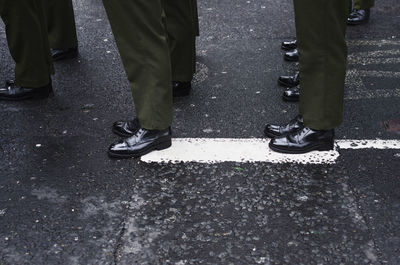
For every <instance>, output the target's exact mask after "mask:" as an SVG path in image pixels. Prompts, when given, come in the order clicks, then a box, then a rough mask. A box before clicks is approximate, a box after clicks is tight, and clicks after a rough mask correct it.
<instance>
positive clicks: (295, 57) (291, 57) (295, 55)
mask: <svg viewBox="0 0 400 265" xmlns="http://www.w3.org/2000/svg"><path fill="white" fill-rule="evenodd" d="M283 59H285V61H289V62H298V61H299V52H298V50H297V49H294V50H293V51H291V52H287V53H285V55H284V56H283Z"/></svg>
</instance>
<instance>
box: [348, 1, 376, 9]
mask: <svg viewBox="0 0 400 265" xmlns="http://www.w3.org/2000/svg"><path fill="white" fill-rule="evenodd" d="M374 5H375V0H353V8H354V9H368V8H373V7H374Z"/></svg>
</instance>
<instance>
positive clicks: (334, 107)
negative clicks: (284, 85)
mask: <svg viewBox="0 0 400 265" xmlns="http://www.w3.org/2000/svg"><path fill="white" fill-rule="evenodd" d="M294 6H295V17H296V35H297V40H298V49H299V55H300V58H299V59H300V60H299V67H300V83H301V93H300V104H299V108H300V114H302V115H303V119H304V124H305V125H306V126H307V127H310V128H312V129H315V130H329V129H333V128H335V127H337V126H338V125H340V124H341V122H342V119H343V117H342V116H343V96H344V81H345V75H346V64H347V46H346V41H345V32H346V22H347V17H348V0H344V1H343V0H341V1H336V0H295V1H294Z"/></svg>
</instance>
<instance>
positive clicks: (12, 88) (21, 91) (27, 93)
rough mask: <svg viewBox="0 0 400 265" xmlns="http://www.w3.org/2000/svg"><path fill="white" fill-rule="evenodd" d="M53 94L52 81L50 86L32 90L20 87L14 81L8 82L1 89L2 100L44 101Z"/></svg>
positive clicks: (0, 98)
mask: <svg viewBox="0 0 400 265" xmlns="http://www.w3.org/2000/svg"><path fill="white" fill-rule="evenodd" d="M52 94H53V87H52V85H51V81H50V83H49V84H48V85H45V86H42V87H37V88H31V87H21V86H18V85H17V84H16V83H15V82H14V81H13V80H9V81H6V84H5V87H3V88H0V100H13V101H19V100H26V99H43V98H48V97H49V96H50V95H52Z"/></svg>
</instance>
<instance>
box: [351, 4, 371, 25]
mask: <svg viewBox="0 0 400 265" xmlns="http://www.w3.org/2000/svg"><path fill="white" fill-rule="evenodd" d="M369 15H370V9H369V8H368V9H353V11H351V13H350V15H349V17H348V19H347V24H348V25H360V24H364V23H367V22H368V20H369Z"/></svg>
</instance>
